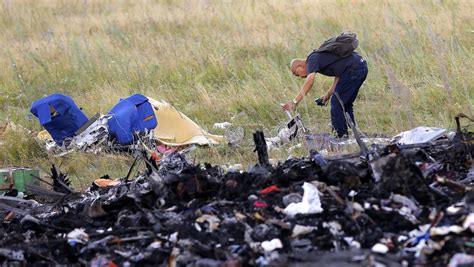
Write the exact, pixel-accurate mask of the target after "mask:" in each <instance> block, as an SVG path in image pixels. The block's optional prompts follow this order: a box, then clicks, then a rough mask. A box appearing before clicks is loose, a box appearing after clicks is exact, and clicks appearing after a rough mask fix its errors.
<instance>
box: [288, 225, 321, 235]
mask: <svg viewBox="0 0 474 267" xmlns="http://www.w3.org/2000/svg"><path fill="white" fill-rule="evenodd" d="M317 229H318V227H315V226H305V225H299V224H297V225H295V227H293V232H292V234H291V238H295V237H298V236H301V235H306V234H309V233H311V232H312V231H314V230H317Z"/></svg>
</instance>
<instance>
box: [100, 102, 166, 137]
mask: <svg viewBox="0 0 474 267" xmlns="http://www.w3.org/2000/svg"><path fill="white" fill-rule="evenodd" d="M108 115H112V118H110V119H109V122H108V125H109V133H110V135H111V136H112V137H113V138H115V139H116V140H117V141H118V143H119V144H121V145H128V144H130V143H133V141H135V138H134V135H133V134H134V133H135V132H143V131H145V130H152V129H154V128H155V127H156V126H157V125H158V122H157V120H156V116H155V112H154V111H153V107H152V106H151V104H150V102H148V98H146V97H145V96H144V95H140V94H134V95H131V96H129V97H127V98H125V99H121V100H120V101H119V102H118V103H117V104H116V105H115V106H114V107H113V108H112V109H111V110H110V111H109V113H108Z"/></svg>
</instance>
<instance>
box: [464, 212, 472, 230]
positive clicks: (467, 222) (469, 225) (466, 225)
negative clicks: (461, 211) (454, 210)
mask: <svg viewBox="0 0 474 267" xmlns="http://www.w3.org/2000/svg"><path fill="white" fill-rule="evenodd" d="M462 226H463V228H464V229H466V230H467V228H469V229H470V230H471V233H474V213H470V214H469V215H467V217H466V219H465V220H464V223H463V224H462Z"/></svg>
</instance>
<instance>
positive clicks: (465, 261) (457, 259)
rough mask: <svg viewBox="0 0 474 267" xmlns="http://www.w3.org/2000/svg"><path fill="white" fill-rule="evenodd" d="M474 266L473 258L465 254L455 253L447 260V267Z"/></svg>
mask: <svg viewBox="0 0 474 267" xmlns="http://www.w3.org/2000/svg"><path fill="white" fill-rule="evenodd" d="M473 265H474V256H473V255H469V254H466V253H456V254H454V256H453V257H452V258H451V259H450V260H449V264H448V267H457V266H473Z"/></svg>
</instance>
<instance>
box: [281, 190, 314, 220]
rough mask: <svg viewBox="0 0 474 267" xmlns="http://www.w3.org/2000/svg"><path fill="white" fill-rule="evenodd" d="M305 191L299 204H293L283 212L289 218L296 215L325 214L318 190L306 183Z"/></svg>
mask: <svg viewBox="0 0 474 267" xmlns="http://www.w3.org/2000/svg"><path fill="white" fill-rule="evenodd" d="M303 190H304V193H303V199H302V201H301V202H299V203H291V204H290V205H288V207H286V208H285V210H284V211H283V212H284V213H285V214H286V215H288V216H289V217H294V216H295V215H296V214H315V213H321V212H323V208H322V207H321V200H320V199H319V190H318V188H316V186H314V185H312V184H310V183H306V182H305V183H304V184H303Z"/></svg>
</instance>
